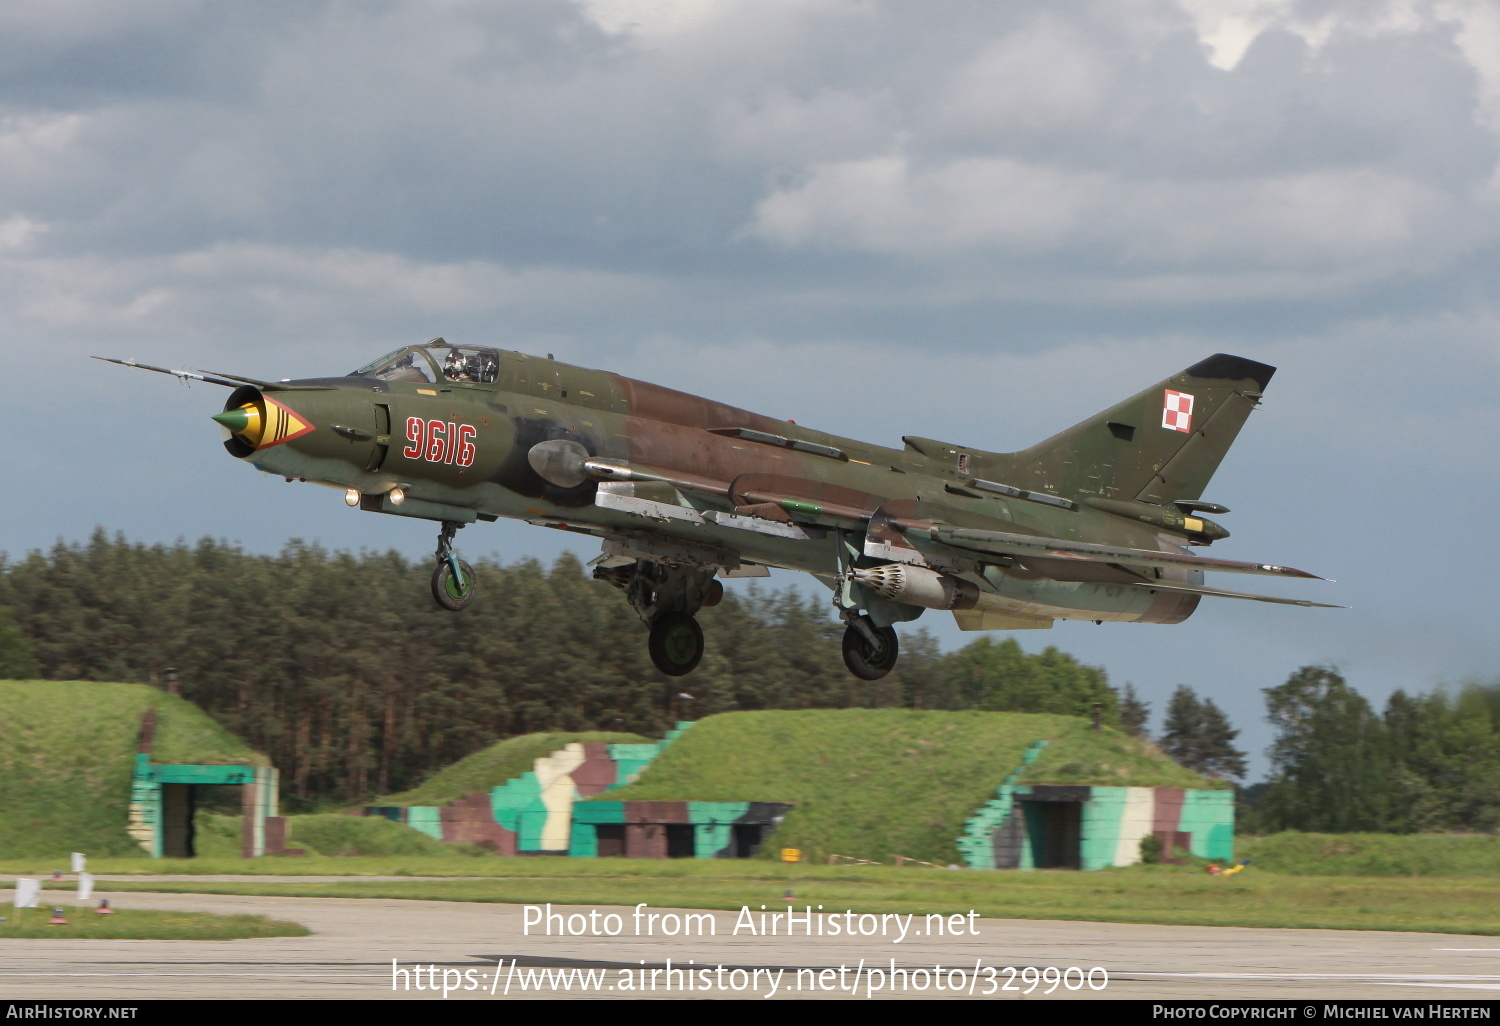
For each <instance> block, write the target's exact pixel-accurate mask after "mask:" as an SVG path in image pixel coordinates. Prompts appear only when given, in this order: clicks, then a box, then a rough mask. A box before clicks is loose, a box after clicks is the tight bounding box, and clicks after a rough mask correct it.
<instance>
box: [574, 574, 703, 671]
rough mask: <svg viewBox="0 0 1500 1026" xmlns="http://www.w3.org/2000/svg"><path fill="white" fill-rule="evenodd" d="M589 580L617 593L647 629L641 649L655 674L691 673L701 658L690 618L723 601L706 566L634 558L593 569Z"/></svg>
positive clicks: (699, 631)
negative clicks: (647, 639) (631, 560)
mask: <svg viewBox="0 0 1500 1026" xmlns="http://www.w3.org/2000/svg"><path fill="white" fill-rule="evenodd" d="M594 579H595V580H598V581H605V582H606V583H608V584H612V585H614V586H615V587H616V588H619V589H620V590H621V591H623V592H624V593H625V598H626V599H627V600H629V602H630V605H631V607H632V608H633V609H635V611H636V615H638V616H639V617H640V618H641V622H643V623H644V624H645V625H646V626H647V627H649V628H650V629H651V636H650V640H649V642H648V643H647V651H649V652H650V653H651V662H653V663H655V664H656V668H657V669H658V670H660V671H661V672H662V673H665V674H666V675H667V676H668V677H681V676H683V675H685V674H689V673H692V672H693V670H695V669H697V667H698V663H699V662H700V661H701V660H702V659H703V628H702V627H699V626H698V621H697V620H696V619H694V614H695V613H697V612H698V610H699V609H702V608H703V607H704V606H716V605H718V604H719V602H720V600H721V599H723V597H724V585H722V584H720V583H719V582H718V581H717V580H715V579H714V569H713V568H712V567H701V566H674V565H671V564H667V563H658V562H655V561H652V560H646V559H639V560H636V561H635V562H634V563H629V564H626V565H625V566H612V567H603V566H601V567H595V568H594Z"/></svg>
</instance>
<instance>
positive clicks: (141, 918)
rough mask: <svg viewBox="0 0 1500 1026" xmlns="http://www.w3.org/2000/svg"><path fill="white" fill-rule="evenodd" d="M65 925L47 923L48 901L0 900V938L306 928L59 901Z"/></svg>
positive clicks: (151, 936)
mask: <svg viewBox="0 0 1500 1026" xmlns="http://www.w3.org/2000/svg"><path fill="white" fill-rule="evenodd" d="M60 904H61V905H62V908H63V910H64V913H63V914H64V918H66V919H67V921H68V922H67V925H66V926H49V925H48V920H49V919H51V918H52V909H53V908H54V907H55V906H54V905H47V906H46V907H45V908H11V907H10V906H9V905H0V912H4V913H5V921H4V922H0V940H6V939H22V938H27V939H33V940H79V939H94V940H238V939H240V938H244V937H306V936H307V935H308V934H309V933H311V932H312V931H311V930H309V929H308V928H307V927H305V926H303V925H302V924H300V923H288V922H284V921H283V920H280V919H267V918H266V917H265V916H218V915H211V914H209V913H207V912H157V911H153V910H149V909H129V908H126V909H119V910H118V911H116V912H115V914H114V915H109V916H101V915H95V914H94V910H93V908H92V907H80V906H75V905H69V904H67V903H65V902H63V903H60Z"/></svg>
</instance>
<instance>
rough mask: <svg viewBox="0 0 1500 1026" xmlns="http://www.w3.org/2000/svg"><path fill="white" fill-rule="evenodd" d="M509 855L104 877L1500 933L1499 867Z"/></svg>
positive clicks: (144, 884)
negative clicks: (1406, 870)
mask: <svg viewBox="0 0 1500 1026" xmlns="http://www.w3.org/2000/svg"><path fill="white" fill-rule="evenodd" d="M262 861H264V862H269V861H272V860H269V859H267V860H262ZM276 861H278V862H285V863H291V862H296V861H301V860H294V859H288V860H276ZM361 861H363V860H361ZM449 861H450V862H452V861H456V860H449ZM463 861H467V862H484V861H487V860H478V859H474V860H463ZM506 863H507V865H506V868H507V869H508V870H510V872H511V875H508V876H505V877H499V878H496V877H490V878H483V879H451V880H410V881H404V880H401V881H377V880H364V881H361V880H350V881H347V882H339V883H312V882H309V883H279V882H277V883H273V882H259V881H254V882H238V881H234V882H230V881H224V882H199V881H193V882H186V881H183V882H177V881H166V880H152V879H150V878H149V877H142V878H139V879H134V880H130V881H127V882H108V883H104V882H101V884H100V885H99V886H100V888H101V889H102V890H106V891H107V892H114V893H127V892H130V891H165V892H178V893H208V894H269V895H288V896H298V897H339V898H416V899H425V900H436V901H479V902H502V903H539V902H552V903H553V904H571V905H634V904H636V903H637V902H646V903H647V904H649V905H652V906H655V907H664V906H665V907H685V908H705V909H727V910H738V909H739V908H740V907H741V906H743V905H748V906H750V907H751V908H752V909H756V908H758V907H759V906H760V905H762V904H764V905H766V906H768V907H770V908H782V907H784V904H785V903H784V902H783V901H782V897H783V895H784V893H785V892H786V891H787V890H792V891H793V893H794V896H795V898H796V904H797V905H798V906H799V907H800V906H801V905H804V904H811V905H812V906H814V908H816V907H817V906H818V905H823V906H824V908H825V910H838V911H842V910H844V909H846V908H848V909H853V910H854V911H856V912H915V913H929V912H943V913H952V912H967V911H968V910H969V909H974V910H976V911H978V912H979V913H980V914H981V915H983V916H986V917H994V918H1003V919H1068V920H1084V921H1097V922H1116V923H1165V924H1175V925H1193V926H1254V927H1301V928H1318V929H1339V930H1414V931H1422V932H1431V933H1469V934H1487V935H1500V879H1491V878H1470V879H1462V880H1457V879H1450V878H1424V879H1417V880H1412V879H1399V878H1391V877H1385V878H1369V877H1366V878H1357V877H1335V878H1329V877H1321V878H1318V877H1295V876H1284V875H1279V874H1270V873H1257V872H1255V871H1254V870H1253V869H1251V870H1247V871H1245V872H1243V873H1241V874H1239V875H1237V876H1234V877H1230V878H1228V879H1224V878H1216V877H1210V876H1208V875H1206V874H1204V873H1202V872H1200V871H1193V870H1190V869H1187V868H1185V867H1171V866H1141V867H1132V868H1130V869H1119V870H1103V871H1100V872H1093V873H1078V872H1066V871H1052V872H1033V873H987V872H978V871H973V870H961V871H954V870H940V869H924V868H903V869H896V868H894V867H864V866H861V867H848V868H829V867H826V866H809V865H806V864H799V865H785V864H780V863H772V862H760V861H757V860H744V861H729V860H689V859H676V860H639V861H637V860H629V861H627V860H624V859H609V860H591V859H560V858H528V859H524V860H506ZM405 864H406V865H407V866H409V868H408V869H407V871H408V872H412V873H415V872H416V871H417V870H418V869H419V868H420V867H419V866H418V865H413V864H411V862H410V861H408V862H407V863H405ZM492 865H493V863H492ZM372 869H373V867H372ZM523 874H524V875H523ZM44 894H45V892H44ZM43 900H46V899H45V897H44V899H43Z"/></svg>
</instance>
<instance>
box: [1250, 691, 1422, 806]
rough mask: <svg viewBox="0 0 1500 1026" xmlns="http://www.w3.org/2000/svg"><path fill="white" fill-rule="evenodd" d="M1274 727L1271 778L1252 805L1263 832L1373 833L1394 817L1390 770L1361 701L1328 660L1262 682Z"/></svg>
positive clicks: (1380, 730) (1385, 743)
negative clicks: (1269, 683)
mask: <svg viewBox="0 0 1500 1026" xmlns="http://www.w3.org/2000/svg"><path fill="white" fill-rule="evenodd" d="M1265 695H1266V707H1267V709H1268V713H1267V716H1266V719H1267V720H1268V721H1269V722H1270V723H1271V725H1272V726H1274V727H1276V728H1277V731H1278V734H1277V737H1276V740H1275V742H1274V743H1273V744H1272V745H1271V749H1270V755H1271V777H1270V780H1269V781H1268V783H1269V786H1268V787H1267V788H1266V793H1265V796H1264V798H1263V799H1262V800H1261V803H1260V806H1259V808H1258V810H1257V812H1258V815H1259V818H1260V822H1261V823H1262V824H1263V826H1264V827H1265V828H1266V829H1269V830H1306V831H1324V832H1328V833H1351V832H1356V831H1380V830H1386V829H1388V828H1389V827H1390V826H1391V825H1392V823H1393V817H1392V810H1391V800H1392V788H1393V783H1394V779H1393V778H1394V777H1395V775H1396V772H1397V768H1396V767H1393V766H1392V765H1391V749H1390V744H1389V736H1388V734H1387V732H1386V730H1385V727H1384V725H1383V724H1382V723H1381V721H1380V719H1379V718H1378V717H1377V716H1376V715H1375V714H1374V712H1373V711H1371V709H1370V705H1369V703H1368V702H1366V701H1365V700H1364V698H1363V697H1361V696H1360V695H1359V693H1358V692H1356V691H1354V689H1352V688H1350V687H1349V686H1348V684H1346V683H1345V682H1344V678H1343V677H1341V676H1340V675H1339V673H1338V671H1336V670H1334V669H1333V668H1332V667H1327V666H1304V667H1302V669H1300V670H1298V671H1297V672H1296V673H1293V674H1292V675H1291V676H1290V677H1289V678H1288V679H1287V682H1286V683H1285V684H1282V685H1280V686H1278V687H1274V688H1266V689H1265Z"/></svg>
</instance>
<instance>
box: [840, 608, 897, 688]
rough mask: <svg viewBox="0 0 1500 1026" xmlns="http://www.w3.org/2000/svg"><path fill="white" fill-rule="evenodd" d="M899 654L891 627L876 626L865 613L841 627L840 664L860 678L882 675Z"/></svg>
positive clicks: (865, 678)
mask: <svg viewBox="0 0 1500 1026" xmlns="http://www.w3.org/2000/svg"><path fill="white" fill-rule="evenodd" d="M900 655H901V645H900V642H899V641H898V640H897V639H896V629H895V628H894V627H876V626H875V624H874V622H873V621H871V619H870V618H869V617H868V616H860V617H855V618H853V619H851V620H850V621H849V626H848V627H846V628H844V665H845V666H847V667H848V668H849V672H850V673H852V674H854V675H855V676H856V677H858V678H859V679H860V680H879V679H880V678H881V677H884V676H885V675H886V674H888V673H890V672H891V670H892V669H893V668H895V665H896V660H897V659H898V658H899V657H900Z"/></svg>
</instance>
